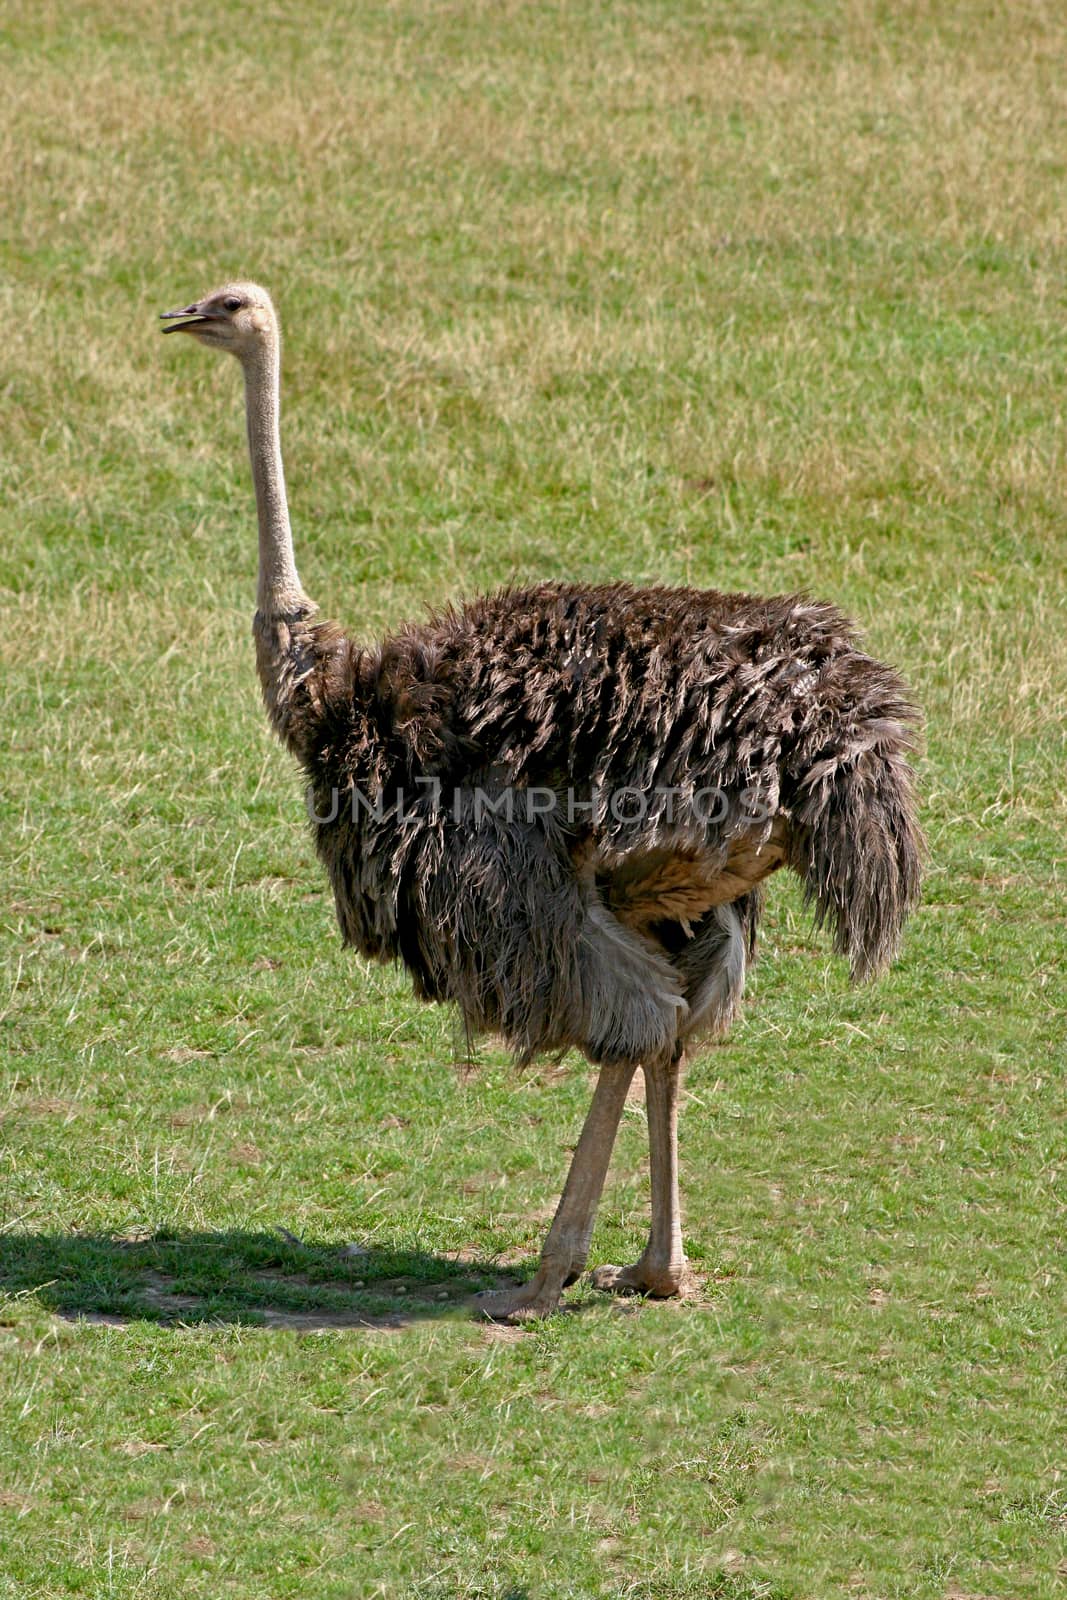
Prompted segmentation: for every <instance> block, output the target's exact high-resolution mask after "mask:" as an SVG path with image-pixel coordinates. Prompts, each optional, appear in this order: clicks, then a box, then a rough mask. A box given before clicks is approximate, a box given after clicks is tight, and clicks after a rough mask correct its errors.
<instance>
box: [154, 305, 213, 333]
mask: <svg viewBox="0 0 1067 1600" xmlns="http://www.w3.org/2000/svg"><path fill="white" fill-rule="evenodd" d="M175 317H185V318H186V319H187V320H186V321H185V322H175V321H174V318H175ZM159 320H160V322H169V323H170V327H169V328H164V329H162V332H163V333H182V332H183V331H184V330H185V329H186V328H199V327H200V325H201V324H202V323H204V322H211V321H212V318H211V317H205V316H204V314H203V312H202V311H201V310H200V307H199V306H198V305H191V306H186V307H185V308H184V309H183V310H182V311H161V312H160V313H159Z"/></svg>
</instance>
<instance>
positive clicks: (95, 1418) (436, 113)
mask: <svg viewBox="0 0 1067 1600" xmlns="http://www.w3.org/2000/svg"><path fill="white" fill-rule="evenodd" d="M1065 51H1067V19H1065V18H1064V17H1062V16H1061V15H1060V13H1059V11H1058V9H1057V8H1056V7H1054V6H1049V5H1045V4H1041V3H1039V0H1013V3H1011V4H1008V3H1006V0H960V3H957V4H951V5H950V4H948V3H947V0H946V3H943V4H938V3H936V0H930V3H922V0H912V3H910V4H906V5H894V6H886V5H882V4H877V3H874V0H855V3H846V0H840V3H838V0H810V3H801V0H788V3H775V0H745V3H743V4H726V3H725V0H713V3H711V4H705V3H701V4H695V3H686V0H673V3H667V0H661V3H658V4H655V3H654V4H647V5H642V6H638V5H635V4H627V3H620V4H612V5H610V6H609V5H606V4H600V5H596V4H592V3H591V0H575V3H572V4H568V5H556V4H545V3H539V4H523V3H519V0H509V3H501V4H498V5H495V6H487V5H482V4H477V3H475V0H469V3H468V0H457V3H455V4H445V3H431V0H426V3H424V4H421V5H419V4H414V3H412V0H398V3H397V4H392V5H389V6H369V5H363V4H357V5H354V6H347V7H338V6H327V5H325V4H322V3H308V4H302V5H298V4H296V3H294V0H277V3H275V4H273V5H272V6H270V7H268V8H266V9H256V8H250V7H247V6H238V5H236V4H233V3H231V0H221V3H218V4H215V5H213V6H200V7H195V8H194V7H191V6H190V7H174V6H170V7H167V6H163V5H161V4H158V3H157V0H135V3H133V4H128V5H124V6H121V7H116V6H114V5H103V4H100V3H96V0H80V3H77V4H73V5H72V4H67V3H65V4H63V5H62V6H60V5H58V4H50V3H48V0H35V3H33V4H32V5H31V4H29V3H25V0H23V3H21V4H20V0H15V3H14V4H9V5H8V7H7V8H6V10H5V12H4V16H3V19H2V21H0V94H2V96H3V103H4V105H5V116H4V119H3V122H2V124H0V187H2V210H0V215H2V217H3V224H2V229H0V310H2V314H3V326H4V359H3V372H2V378H0V394H2V402H0V403H2V409H3V448H2V453H0V606H2V617H0V622H2V626H0V748H2V756H0V760H2V769H0V772H2V784H0V820H2V824H3V827H2V832H0V878H2V889H0V895H2V899H0V905H2V907H3V914H2V929H3V932H2V938H3V944H4V957H5V968H4V973H3V975H2V981H0V1050H2V1052H3V1081H2V1085H0V1088H2V1094H0V1290H2V1294H3V1298H2V1300H0V1445H2V1448H0V1550H2V1551H3V1552H4V1553H3V1554H2V1555H0V1596H8V1595H10V1596H19V1597H23V1596H32V1597H40V1600H59V1597H63V1600H66V1597H68V1596H89V1597H97V1596H99V1597H101V1600H102V1597H105V1596H107V1597H112V1596H114V1597H118V1600H126V1597H129V1600H133V1597H138V1600H155V1597H160V1600H162V1597H166V1600H170V1597H171V1596H175V1595H181V1596H183V1597H186V1596H188V1597H198V1596H202V1597H205V1600H215V1597H217V1596H220V1595H234V1596H242V1597H244V1596H248V1597H253V1596H254V1597H256V1600H262V1597H269V1600H275V1597H277V1600H282V1597H297V1596H300V1597H305V1596H315V1597H316V1600H333V1597H335V1596H337V1597H340V1596H363V1595H375V1594H378V1595H382V1596H394V1595H405V1596H408V1595H410V1596H420V1597H432V1600H452V1597H461V1596H470V1597H487V1600H489V1597H491V1600H505V1597H510V1600H519V1597H520V1596H530V1597H542V1596H544V1597H550V1600H555V1597H563V1596H579V1597H585V1596H601V1595H603V1596H616V1595H630V1596H635V1597H647V1600H682V1597H685V1596H693V1597H696V1596H709V1595H710V1596H719V1597H722V1600H760V1597H762V1600H823V1597H831V1596H841V1597H849V1600H890V1597H894V1600H896V1597H900V1600H904V1597H907V1600H967V1597H970V1600H976V1597H985V1600H989V1597H996V1600H1023V1597H1026V1600H1029V1597H1034V1600H1045V1597H1049V1600H1051V1597H1052V1596H1053V1595H1054V1594H1055V1593H1056V1592H1057V1587H1058V1585H1062V1582H1063V1578H1064V1575H1065V1573H1067V1564H1065V1563H1067V1548H1065V1534H1067V1477H1065V1476H1064V1471H1065V1463H1064V1459H1063V1440H1062V1410H1063V1393H1064V1381H1065V1377H1067V1374H1065V1370H1064V1315H1063V1304H1064V1281H1063V1268H1062V1247H1063V1220H1064V1214H1063V1201H1062V1189H1063V1151H1064V1129H1065V1119H1064V1112H1065V1105H1064V1095H1063V1063H1064V1056H1065V1053H1067V1051H1065V1038H1067V1014H1065V996H1064V981H1063V980H1064V968H1065V963H1067V932H1065V914H1064V876H1063V874H1064V865H1063V856H1064V837H1065V827H1067V818H1065V803H1064V783H1063V774H1064V768H1065V720H1067V719H1065V708H1067V629H1065V627H1064V596H1065V593H1067V541H1065V538H1064V483H1065V478H1064V469H1065V464H1067V463H1065V454H1064V443H1063V440H1064V430H1063V406H1064V372H1065V366H1067V335H1065V332H1064V329H1065V312H1067V282H1065V278H1064V267H1063V262H1064V246H1065V243H1067V236H1065V223H1064V218H1065V216H1067V208H1065V201H1067V157H1065V154H1064V152H1065V150H1067V102H1065V100H1064V95H1063V86H1062V62H1063V59H1064V52H1065ZM236 273H240V274H245V275H250V276H254V277H256V278H258V279H261V280H262V281H264V282H266V283H267V284H268V285H269V286H270V287H271V288H272V290H273V291H274V293H275V295H276V298H277V300H278V303H279V305H280V308H281V311H282V314H283V317H284V320H285V326H286V331H287V355H286V374H285V389H284V392H285V414H284V418H283V431H284V438H285V447H286V454H287V466H288V472H289V479H290V492H291V496H292V501H293V509H294V521H295V525H296V529H297V540H298V554H299V556H300V565H301V572H302V576H303V577H304V580H305V583H306V584H307V586H308V587H309V589H310V591H311V592H312V593H313V594H314V595H315V596H316V598H317V599H318V600H319V601H320V602H321V603H322V604H323V606H324V608H325V609H326V610H327V612H329V613H332V614H334V615H336V616H337V617H339V618H340V619H341V620H343V621H345V622H346V623H348V624H349V625H350V626H351V627H352V628H353V630H355V631H357V632H360V633H363V634H365V635H368V636H370V635H373V634H374V633H375V632H376V631H377V630H379V629H381V628H383V627H385V626H388V625H390V624H392V623H395V622H397V621H399V620H400V619H401V618H403V617H404V616H406V615H410V614H413V613H414V614H418V613H419V611H420V608H421V607H422V606H423V605H424V604H425V603H426V602H427V601H432V602H439V601H441V600H443V599H445V598H447V597H450V596H455V595H459V594H461V593H464V592H469V591H471V590H476V589H480V588H484V587H488V586H491V585H492V584H495V583H497V582H502V581H504V580H506V579H509V578H512V577H519V578H528V577H529V578H533V577H542V576H545V577H549V576H551V577H568V578H575V579H586V578H589V579H592V578H608V577H625V578H630V579H635V580H638V581H643V580H653V579H654V580H666V581H672V582H673V581H686V582H694V583H701V584H705V583H706V584H714V585H716V586H719V587H744V588H750V589H752V588H758V589H769V590H782V589H790V588H794V587H800V586H802V587H804V588H807V589H809V590H811V591H813V592H815V593H817V594H820V595H823V596H825V597H827V598H829V599H833V600H835V601H837V602H838V603H840V604H841V605H843V606H844V607H846V608H847V609H849V610H850V611H852V612H853V613H854V614H855V615H856V616H857V617H858V618H859V619H860V621H861V623H862V625H863V627H864V628H865V630H866V633H867V636H868V638H869V640H870V642H871V645H872V647H873V648H874V649H875V650H876V651H878V652H880V653H882V654H884V655H886V656H888V657H889V658H890V659H892V660H893V661H894V662H896V663H897V664H898V665H900V666H901V667H902V668H903V669H904V670H905V672H906V673H907V675H908V676H909V678H910V679H911V680H912V681H913V683H914V684H915V686H916V689H917V692H918V694H919V696H920V698H921V700H922V702H923V704H924V706H925V708H926V711H927V715H928V733H927V754H926V755H925V757H924V759H923V762H922V783H923V795H924V821H925V823H926V826H927V829H928V832H929V836H930V843H931V862H930V871H929V877H928V882H927V890H926V896H925V902H924V905H923V908H922V910H921V911H920V913H919V914H918V916H917V917H916V919H915V921H914V923H913V925H912V927H911V930H910V934H909V938H908V941H907V945H906V948H905V952H904V956H903V958H902V960H901V961H900V963H899V964H898V966H897V967H896V968H895V970H894V971H893V973H892V974H891V975H890V976H889V977H888V978H887V979H886V980H885V981H884V982H883V983H882V984H880V985H879V986H878V987H876V988H873V989H869V990H863V991H850V990H849V989H848V987H847V984H846V982H845V978H844V975H843V973H842V972H841V970H840V967H839V965H838V964H837V963H836V962H835V961H834V960H832V959H831V958H830V957H829V956H828V955H827V953H826V949H825V944H824V943H823V942H821V941H819V940H817V939H815V938H813V937H812V935H811V934H810V931H809V929H808V926H807V922H806V920H805V917H804V915H803V914H802V912H801V909H800V905H799V898H798V896H797V895H796V893H795V892H793V891H792V889H791V888H790V887H789V886H788V885H784V884H780V883H779V882H778V881H777V880H776V882H775V885H774V893H773V895H772V896H771V906H770V910H769V915H768V919H767V926H766V937H765V940H764V947H763V948H764V958H763V962H762V964H761V966H760V967H759V969H758V971H757V973H756V976H755V980H754V982H753V984H752V989H751V998H750V1002H749V1005H748V1008H747V1011H746V1015H745V1018H744V1020H743V1021H742V1022H741V1023H740V1024H739V1025H738V1026H737V1027H736V1028H735V1030H734V1032H733V1034H732V1036H731V1037H730V1039H729V1040H728V1041H727V1042H726V1043H725V1044H723V1045H721V1046H719V1047H717V1048H715V1049H713V1050H711V1051H709V1053H708V1054H707V1055H706V1056H705V1057H704V1058H703V1059H702V1060H701V1061H700V1062H698V1063H697V1064H696V1066H695V1067H694V1069H693V1072H692V1075H691V1082H690V1089H691V1092H690V1095H689V1099H688V1102H687V1105H686V1108H685V1113H684V1121H683V1131H682V1139H683V1170H684V1179H685V1192H686V1211H687V1219H688V1244H689V1248H690V1252H691V1255H692V1257H693V1259H694V1262H695V1264H696V1265H697V1266H698V1267H699V1269H700V1271H701V1273H702V1274H703V1277H704V1280H705V1281H704V1290H703V1294H702V1296H701V1297H700V1298H699V1299H698V1300H696V1301H694V1302H690V1303H687V1304H685V1305H682V1306H680V1307H667V1306H656V1305H653V1304H635V1303H625V1304H617V1305H616V1304H605V1303H603V1302H602V1301H601V1300H600V1299H599V1298H598V1297H596V1296H594V1295H593V1294H592V1293H591V1292H590V1291H588V1290H586V1289H582V1288H579V1289H577V1290H576V1291H573V1292H572V1293H571V1294H570V1295H569V1297H568V1300H569V1306H570V1308H571V1309H570V1310H569V1311H568V1312H567V1313H566V1314H564V1315H561V1316H559V1317H557V1318H555V1319H553V1320H552V1321H550V1322H549V1323H547V1324H546V1325H544V1326H542V1327H539V1328H537V1329H534V1330H532V1331H522V1332H517V1331H511V1330H495V1329H492V1328H487V1327H484V1326H479V1325H477V1324H475V1323H473V1322H471V1321H470V1320H469V1319H468V1318H467V1317H466V1316H465V1314H464V1312H463V1307H462V1302H463V1299H464V1297H465V1296H466V1295H467V1294H468V1293H469V1292H470V1291H471V1290H472V1289H475V1288H478V1287H480V1286H483V1285H485V1284H488V1283H492V1282H494V1281H497V1280H498V1279H499V1278H500V1277H502V1276H505V1275H506V1274H507V1273H508V1272H510V1271H515V1270H517V1271H522V1270H524V1269H525V1268H526V1267H527V1266H528V1265H529V1264H530V1262H531V1261H532V1260H533V1258H534V1256H535V1255H536V1251H537V1248H538V1244H539V1240H540V1236H541V1234H542V1232H543V1229H544V1227H545V1222H546V1217H547V1216H548V1215H549V1214H550V1212H551V1209H552V1206H553V1203H554V1201H555V1198H556V1195H557V1193H558V1190H559V1186H560V1183H561V1181H562V1176H563V1172H564V1169H565V1167H566V1164H567V1159H568V1150H569V1147H570V1146H571V1145H572V1144H573V1142H574V1139H575V1137H576V1134H577V1130H578V1128H579V1126H580V1123H581V1118H582V1115H583V1111H584V1105H585V1102H586V1100H587V1097H588V1092H589V1076H588V1073H587V1071H586V1069H585V1068H584V1067H583V1066H582V1065H581V1064H580V1063H577V1062H568V1063H567V1064H566V1067H565V1070H563V1071H557V1070H555V1069H545V1070H544V1071H534V1072H530V1073H527V1074H525V1075H521V1076H519V1075H516V1074H514V1073H513V1072H512V1071H511V1069H510V1068H509V1067H508V1065H507V1062H506V1061H505V1060H504V1058H503V1056H502V1055H501V1054H500V1052H499V1051H498V1050H497V1049H495V1048H494V1047H492V1046H491V1045H489V1046H486V1047H484V1048H482V1049H481V1050H480V1051H479V1056H478V1068H477V1070H476V1071H475V1072H473V1073H471V1072H469V1071H467V1070H466V1067H465V1065H464V1046H463V1042H462V1040H461V1039H460V1038H459V1037H458V1035H457V1032H456V1027H455V1023H454V1020H453V1019H451V1018H450V1017H449V1016H448V1014H447V1013H445V1012H442V1011H438V1010H431V1009H424V1008H420V1007H418V1006H416V1004H415V1003H414V1001H413V1000H412V998H411V996H410V992H409V990H408V988H407V985H406V984H405V982H404V980H403V978H402V976H401V975H399V974H396V973H393V972H391V971H388V970H380V969H371V968H368V967H366V966H365V965H364V964H362V963H360V962H359V961H357V960H355V959H353V958H351V957H349V956H345V955H343V954H342V953H341V951H340V950H339V949H338V940H337V935H336V933H335V930H334V926H333V920H332V912H331V908H330V905H329V901H328V897H327V896H326V894H325V893H324V890H323V885H322V882H321V880H320V876H319V873H318V870H317V868H316V865H315V863H314V861H313V859H312V853H311V849H310V845H309V841H308V838H307V834H306V830H305V828H304V827H303V826H302V807H301V801H300V795H299V787H298V784H297V783H296V781H295V777H294V774H293V772H292V771H291V769H290V766H289V763H288V762H287V759H286V758H285V757H284V756H283V755H282V753H281V752H280V751H279V750H277V749H276V748H274V747H273V746H272V744H271V741H270V739H269V737H268V734H267V730H266V727H265V723H264V720H263V717H262V715H261V712H260V709H259V706H258V701H257V691H256V687H255V682H254V672H253V667H252V659H251V646H250V639H249V617H250V611H251V605H252V594H253V588H254V559H255V558H254V517H253V512H252V505H251V496H250V487H249V482H248V471H247V465H246V462H245V460H244V455H243V451H244V441H243V423H242V417H241V408H240V396H239V382H238V374H237V372H236V370H234V369H233V368H232V366H231V365H228V364H226V363H223V362H221V361H218V360H217V359H215V358H214V357H211V356H209V355H207V354H206V353H204V352H202V351H197V350H193V349H191V348H189V347H188V346H185V347H183V348H181V349H175V348H174V345H175V344H176V343H178V341H173V340H172V341H169V342H168V343H167V344H164V343H163V341H162V340H160V339H159V337H158V333H157V326H158V325H157V324H156V322H155V313H156V312H157V311H160V310H164V309H167V308H168V307H170V306H172V305H174V304H181V303H183V302H184V301H185V300H186V299H187V298H188V297H190V296H194V295H197V294H199V293H202V292H203V291H205V290H206V289H207V288H209V287H210V286H212V285H213V284H214V283H215V282H217V281H219V280H220V279H222V278H224V277H227V276H230V275H232V274H236ZM644 1143H645V1141H644V1137H643V1123H642V1112H641V1110H640V1108H639V1107H634V1108H632V1109H631V1111H630V1113H629V1114H628V1115H627V1117H626V1118H625V1119H624V1124H623V1129H622V1133H621V1137H620V1144H619V1149H618V1152H617V1156H616V1160H615V1164H614V1167H613V1170H612V1176H611V1178H610V1179H609V1184H608V1190H607V1193H606V1196H605V1203H604V1207H603V1211H602V1216H601V1222H600V1225H599V1228H598V1231H597V1235H596V1238H595V1241H594V1259H595V1260H612V1259H614V1260H619V1259H629V1258H632V1256H633V1254H634V1253H635V1252H636V1250H637V1249H638V1248H639V1245H640V1241H641V1239H642V1236H643V1231H644V1227H645V1222H646V1214H647V1213H646V1206H647V1194H646V1184H645V1174H644ZM279 1230H284V1232H280V1231H279ZM346 1245H355V1246H357V1247H358V1253H352V1252H351V1251H348V1252H346V1251H345V1249H344V1247H345V1246H346Z"/></svg>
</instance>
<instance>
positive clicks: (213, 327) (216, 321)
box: [160, 283, 278, 362]
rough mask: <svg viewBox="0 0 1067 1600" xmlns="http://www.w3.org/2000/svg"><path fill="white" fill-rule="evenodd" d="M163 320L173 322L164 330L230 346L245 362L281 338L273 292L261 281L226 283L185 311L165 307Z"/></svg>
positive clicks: (218, 346)
mask: <svg viewBox="0 0 1067 1600" xmlns="http://www.w3.org/2000/svg"><path fill="white" fill-rule="evenodd" d="M177 318H181V321H177V320H175V319H177ZM160 320H161V321H163V322H168V323H169V324H170V326H169V327H167V328H164V329H163V332H164V333H191V334H192V335H193V337H194V338H195V339H199V340H200V343H201V344H206V345H210V347H211V348H212V349H213V350H228V351H229V352H230V354H231V355H235V356H236V357H237V358H238V360H239V361H242V362H244V361H248V360H249V359H250V358H251V359H255V358H256V357H257V356H262V354H263V353H264V352H265V351H267V350H270V349H272V348H273V347H274V346H276V344H277V340H278V319H277V317H276V316H275V315H274V307H273V305H272V304H271V298H270V295H269V294H268V293H267V291H266V289H261V288H260V286H259V284H258V283H224V284H223V285H222V287H221V288H220V289H212V291H211V293H210V294H207V295H205V296H204V298H203V299H202V300H196V301H194V302H193V304H192V305H191V306H184V307H183V308H182V310H181V311H164V312H163V313H162V314H161V318H160Z"/></svg>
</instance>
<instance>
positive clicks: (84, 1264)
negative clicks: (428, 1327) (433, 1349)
mask: <svg viewBox="0 0 1067 1600" xmlns="http://www.w3.org/2000/svg"><path fill="white" fill-rule="evenodd" d="M354 1252H355V1247H353V1246H343V1245H342V1246H338V1245H336V1244H321V1243H315V1242H311V1241H301V1240H297V1239H295V1238H282V1237H281V1236H280V1235H274V1234H269V1233H245V1232H240V1231H228V1232H223V1233H167V1232H160V1233H156V1234H154V1235H152V1236H151V1237H149V1238H132V1239H131V1238H120V1237H115V1236H113V1235H108V1234H76V1233H57V1234H45V1233H8V1234H5V1235H3V1236H0V1292H7V1293H14V1294H26V1293H30V1294H33V1295H34V1296H35V1298H36V1299H37V1300H38V1301H39V1302H40V1303H41V1304H42V1305H44V1306H46V1307H47V1308H48V1309H49V1310H50V1311H54V1312H56V1313H57V1314H58V1315H59V1316H63V1317H71V1318H80V1319H84V1320H86V1321H92V1322H104V1323H114V1324H116V1325H123V1324H125V1323H128V1322H132V1321H150V1322H164V1323H203V1322H213V1323H218V1322H233V1323H243V1324H245V1325H248V1326H253V1327H255V1326H259V1327H264V1326H265V1327H270V1328H294V1329H297V1330H303V1331H305V1332H313V1331H315V1330H317V1329H321V1328H359V1327H365V1328H374V1327H377V1328H399V1327H403V1326H405V1325H406V1324H408V1323H411V1322H415V1321H418V1320H420V1319H423V1318H429V1317H443V1316H448V1315H449V1314H452V1315H453V1316H454V1315H456V1313H457V1312H463V1313H465V1314H468V1315H469V1314H470V1310H471V1307H470V1305H469V1301H470V1299H471V1297H472V1296H473V1295H474V1294H476V1293H478V1292H479V1291H480V1290H482V1289H495V1288H500V1287H501V1286H503V1285H505V1284H510V1283H514V1282H516V1281H517V1280H516V1277H515V1276H514V1275H513V1274H511V1273H507V1274H501V1273H500V1272H499V1271H498V1270H497V1269H496V1268H495V1267H494V1266H493V1265H492V1264H491V1263H489V1262H482V1261H469V1260H463V1261H460V1260H456V1259H455V1258H453V1257H448V1256H434V1255H428V1254H426V1253H425V1252H424V1251H420V1250H401V1249H391V1248H389V1247H388V1246H370V1247H368V1248H366V1249H365V1250H364V1249H360V1250H359V1251H358V1253H354Z"/></svg>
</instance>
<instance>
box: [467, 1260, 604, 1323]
mask: <svg viewBox="0 0 1067 1600" xmlns="http://www.w3.org/2000/svg"><path fill="white" fill-rule="evenodd" d="M577 1276H578V1274H577V1273H576V1272H570V1271H568V1270H566V1269H565V1268H564V1267H563V1266H562V1264H555V1265H553V1264H551V1263H547V1264H546V1263H542V1265H541V1268H540V1270H539V1271H538V1272H537V1274H536V1275H535V1276H534V1277H532V1278H531V1279H530V1281H529V1283H520V1284H519V1286H518V1288H516V1289H490V1290H488V1291H487V1292H486V1293H485V1294H480V1295H478V1296H477V1297H476V1298H475V1301H474V1304H475V1307H476V1309H477V1311H478V1314H479V1315H480V1316H482V1317H485V1318H486V1319H487V1321H489V1322H536V1321H538V1320H539V1319H540V1318H542V1317H550V1316H551V1315H552V1313H553V1311H556V1310H558V1309H559V1297H560V1295H561V1294H562V1292H563V1290H564V1288H565V1287H566V1285H567V1284H568V1283H573V1282H574V1280H575V1278H576V1277H577Z"/></svg>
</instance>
